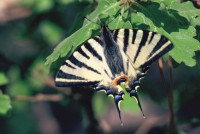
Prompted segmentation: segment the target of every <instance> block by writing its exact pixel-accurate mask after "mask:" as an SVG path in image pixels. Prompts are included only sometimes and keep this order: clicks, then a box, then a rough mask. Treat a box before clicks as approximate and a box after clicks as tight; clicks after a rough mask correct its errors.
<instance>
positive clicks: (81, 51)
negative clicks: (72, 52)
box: [77, 48, 90, 59]
mask: <svg viewBox="0 0 200 134" xmlns="http://www.w3.org/2000/svg"><path fill="white" fill-rule="evenodd" d="M77 51H78V52H79V53H80V54H81V55H82V56H84V57H85V58H87V59H89V58H90V57H89V56H88V55H87V54H86V53H85V52H84V51H83V50H82V49H81V48H79V49H78V50H77Z"/></svg>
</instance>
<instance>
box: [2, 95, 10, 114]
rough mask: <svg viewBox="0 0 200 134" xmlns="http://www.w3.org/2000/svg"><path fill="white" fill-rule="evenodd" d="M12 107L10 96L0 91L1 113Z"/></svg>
mask: <svg viewBox="0 0 200 134" xmlns="http://www.w3.org/2000/svg"><path fill="white" fill-rule="evenodd" d="M11 108H12V106H11V101H10V98H9V97H8V96H7V95H3V94H2V92H1V91H0V115H5V114H6V113H7V112H8V111H9V110H10V109H11Z"/></svg>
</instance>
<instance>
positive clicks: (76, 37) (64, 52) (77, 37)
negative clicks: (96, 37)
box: [46, 0, 120, 66]
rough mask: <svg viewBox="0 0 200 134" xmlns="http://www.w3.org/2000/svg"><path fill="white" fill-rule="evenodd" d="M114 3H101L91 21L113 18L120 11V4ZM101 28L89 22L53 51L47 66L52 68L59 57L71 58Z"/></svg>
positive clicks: (48, 58)
mask: <svg viewBox="0 0 200 134" xmlns="http://www.w3.org/2000/svg"><path fill="white" fill-rule="evenodd" d="M112 2H113V1H109V2H108V1H104V0H102V1H100V2H99V4H98V7H97V8H96V10H95V11H94V12H93V13H91V14H90V15H89V18H90V19H91V20H97V18H98V16H99V15H102V14H106V15H107V16H109V15H110V16H113V14H115V13H116V12H117V10H119V9H120V7H119V4H120V3H119V2H117V3H116V2H115V3H112ZM99 29H100V27H99V25H97V24H94V23H92V22H87V24H85V25H84V26H83V27H82V28H80V29H79V30H77V31H76V32H75V33H73V34H72V35H71V36H69V37H67V38H66V39H64V40H63V41H62V42H61V43H60V44H59V45H58V46H57V47H56V48H55V49H54V51H53V53H52V54H51V55H49V56H48V57H47V61H46V65H48V66H50V65H51V64H52V63H53V62H54V61H56V60H57V59H58V58H59V57H64V56H69V55H70V54H71V53H70V52H73V51H74V50H75V49H76V48H77V47H78V46H80V45H81V44H82V43H83V42H84V41H86V40H88V39H89V38H90V37H91V36H92V35H93V34H95V31H96V30H99Z"/></svg>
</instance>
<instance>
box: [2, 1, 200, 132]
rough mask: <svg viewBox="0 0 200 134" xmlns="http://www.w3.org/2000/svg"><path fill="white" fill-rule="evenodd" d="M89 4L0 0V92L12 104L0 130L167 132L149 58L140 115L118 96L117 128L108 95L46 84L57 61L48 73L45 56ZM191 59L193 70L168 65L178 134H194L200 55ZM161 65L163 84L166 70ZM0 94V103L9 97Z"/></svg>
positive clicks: (159, 85)
mask: <svg viewBox="0 0 200 134" xmlns="http://www.w3.org/2000/svg"><path fill="white" fill-rule="evenodd" d="M196 2H197V1H196ZM195 4H196V6H197V8H198V7H199V6H198V3H195ZM96 6H97V2H96V1H95V0H1V1H0V90H1V91H2V93H3V94H5V95H8V96H9V97H10V99H11V106H12V109H11V110H9V112H8V113H7V114H6V115H1V116H0V134H68V133H75V134H76V133H113V134H114V133H127V134H129V133H138V134H140V133H149V134H154V133H156V134H159V133H161V134H162V133H165V132H166V131H167V128H168V127H167V126H168V122H169V108H168V102H167V95H166V92H165V87H164V86H163V82H162V78H161V76H160V73H159V68H158V65H157V64H156V63H155V64H153V65H152V67H151V69H150V71H149V72H148V75H147V77H146V78H145V79H144V80H142V83H141V87H140V90H139V92H138V94H139V96H140V100H141V103H142V106H143V110H144V113H145V116H146V119H143V117H142V114H141V112H140V110H139V108H138V106H137V104H136V102H135V101H134V100H132V99H129V98H125V100H124V101H123V102H122V120H123V123H124V126H123V127H121V125H120V120H119V118H118V113H117V111H116V108H115V105H114V103H113V100H112V98H108V97H107V96H106V95H105V94H104V93H96V92H95V93H94V92H93V90H92V89H86V88H73V89H71V88H56V87H55V86H54V75H55V73H56V71H57V70H58V68H59V66H60V65H61V63H59V62H56V63H57V64H56V65H54V66H52V68H51V71H50V72H49V71H48V67H47V66H45V64H44V63H45V60H46V57H47V56H48V55H49V54H50V53H52V51H53V49H54V48H55V46H56V45H57V44H58V43H59V42H61V41H62V40H63V39H64V38H66V37H67V36H69V35H70V34H72V33H73V32H75V31H76V30H78V29H79V28H80V27H81V26H82V24H83V17H84V16H87V14H88V13H90V12H91V11H93V10H94V9H95V7H96ZM83 9H84V10H83ZM196 57H197V60H198V61H197V65H196V66H195V67H187V66H185V65H178V66H176V67H175V68H173V95H174V101H173V105H174V112H175V119H176V127H177V129H178V132H179V133H190V134H195V133H196V134H197V133H200V120H199V119H200V104H199V102H200V97H199V96H200V83H199V82H200V58H199V57H200V53H198V52H197V53H196ZM164 65H165V66H164V72H165V76H166V78H167V82H169V69H168V67H167V64H164ZM0 97H1V96H0ZM3 98H4V100H5V103H9V102H10V101H9V98H6V97H5V96H4V97H3ZM1 100H3V99H1ZM1 103H4V102H3V101H2V102H0V106H4V105H1ZM8 109H9V108H8Z"/></svg>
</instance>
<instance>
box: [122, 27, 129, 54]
mask: <svg viewBox="0 0 200 134" xmlns="http://www.w3.org/2000/svg"><path fill="white" fill-rule="evenodd" d="M128 40H129V29H124V48H123V50H124V52H126V51H127V47H128V43H129V42H128Z"/></svg>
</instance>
